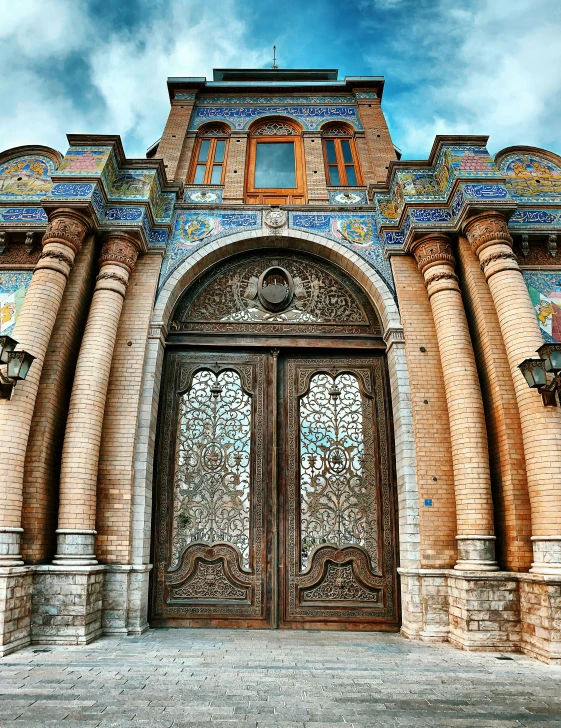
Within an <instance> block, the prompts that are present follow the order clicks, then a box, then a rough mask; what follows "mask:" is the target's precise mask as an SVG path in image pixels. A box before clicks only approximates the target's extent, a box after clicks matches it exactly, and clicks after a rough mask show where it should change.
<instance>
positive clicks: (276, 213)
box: [264, 208, 286, 228]
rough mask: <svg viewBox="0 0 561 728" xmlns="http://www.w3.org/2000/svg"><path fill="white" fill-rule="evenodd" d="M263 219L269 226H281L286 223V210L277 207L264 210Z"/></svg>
mask: <svg viewBox="0 0 561 728" xmlns="http://www.w3.org/2000/svg"><path fill="white" fill-rule="evenodd" d="M264 219H265V222H266V224H267V225H268V226H269V227H270V228H281V227H282V226H283V225H285V224H286V211H285V210H280V209H277V208H272V209H271V210H266V212H265V214H264Z"/></svg>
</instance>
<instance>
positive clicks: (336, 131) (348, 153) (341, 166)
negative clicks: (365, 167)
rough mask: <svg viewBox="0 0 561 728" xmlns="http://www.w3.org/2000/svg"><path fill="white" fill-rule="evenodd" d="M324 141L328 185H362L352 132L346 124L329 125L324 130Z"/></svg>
mask: <svg viewBox="0 0 561 728" xmlns="http://www.w3.org/2000/svg"><path fill="white" fill-rule="evenodd" d="M322 139H323V156H324V159H325V171H326V176H327V184H328V185H332V186H334V187H356V186H357V185H360V184H362V179H361V177H360V170H359V167H358V160H357V154H356V148H355V142H354V139H353V132H352V130H351V129H350V128H349V127H348V126H346V125H345V124H329V125H327V126H325V127H324V128H323V129H322Z"/></svg>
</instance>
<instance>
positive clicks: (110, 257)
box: [99, 231, 141, 277]
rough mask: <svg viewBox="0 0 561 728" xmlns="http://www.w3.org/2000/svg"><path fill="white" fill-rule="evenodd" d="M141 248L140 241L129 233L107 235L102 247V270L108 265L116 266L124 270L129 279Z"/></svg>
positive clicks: (100, 264)
mask: <svg viewBox="0 0 561 728" xmlns="http://www.w3.org/2000/svg"><path fill="white" fill-rule="evenodd" d="M140 247H141V246H140V241H139V240H137V239H136V238H135V237H133V236H132V235H130V234H129V233H126V232H120V231H117V232H111V233H107V234H106V235H105V237H104V238H103V243H102V246H101V255H100V257H99V267H100V269H101V268H103V267H104V266H106V265H116V266H119V267H121V268H124V269H125V270H126V272H127V277H128V276H129V275H130V274H131V273H132V269H133V268H134V264H135V263H136V259H137V258H138V254H139V253H140Z"/></svg>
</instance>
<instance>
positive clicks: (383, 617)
mask: <svg viewBox="0 0 561 728" xmlns="http://www.w3.org/2000/svg"><path fill="white" fill-rule="evenodd" d="M385 380H386V373H385V369H384V362H383V360H382V359H381V358H372V359H354V358H349V359H337V358H330V359H312V358H307V359H303V358H302V359H290V360H288V362H287V365H286V432H285V436H284V438H285V441H286V453H285V468H284V474H285V475H284V489H283V508H284V511H285V514H286V516H285V517H286V522H285V528H284V579H283V595H284V597H283V599H284V604H283V623H284V625H285V626H290V627H298V626H303V625H309V624H311V623H317V624H318V626H320V625H323V626H332V627H333V626H337V625H338V624H339V625H340V626H344V627H345V628H348V627H349V626H350V627H352V626H356V627H357V628H367V626H368V624H370V625H371V627H370V628H376V627H377V628H381V629H384V628H386V629H394V628H396V626H397V624H398V604H397V600H398V595H397V583H396V547H395V539H394V523H393V503H394V495H393V470H392V466H391V458H390V452H391V448H390V437H391V433H390V431H389V428H390V425H389V412H388V405H387V402H386V394H385V386H384V383H385Z"/></svg>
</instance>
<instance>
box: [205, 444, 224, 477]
mask: <svg viewBox="0 0 561 728" xmlns="http://www.w3.org/2000/svg"><path fill="white" fill-rule="evenodd" d="M202 462H203V467H205V468H206V469H207V470H219V469H220V468H221V467H222V463H223V462H224V453H223V452H222V448H221V447H220V445H219V444H218V443H216V442H211V443H209V444H208V445H207V446H206V447H205V448H204V449H203V452H202Z"/></svg>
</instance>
